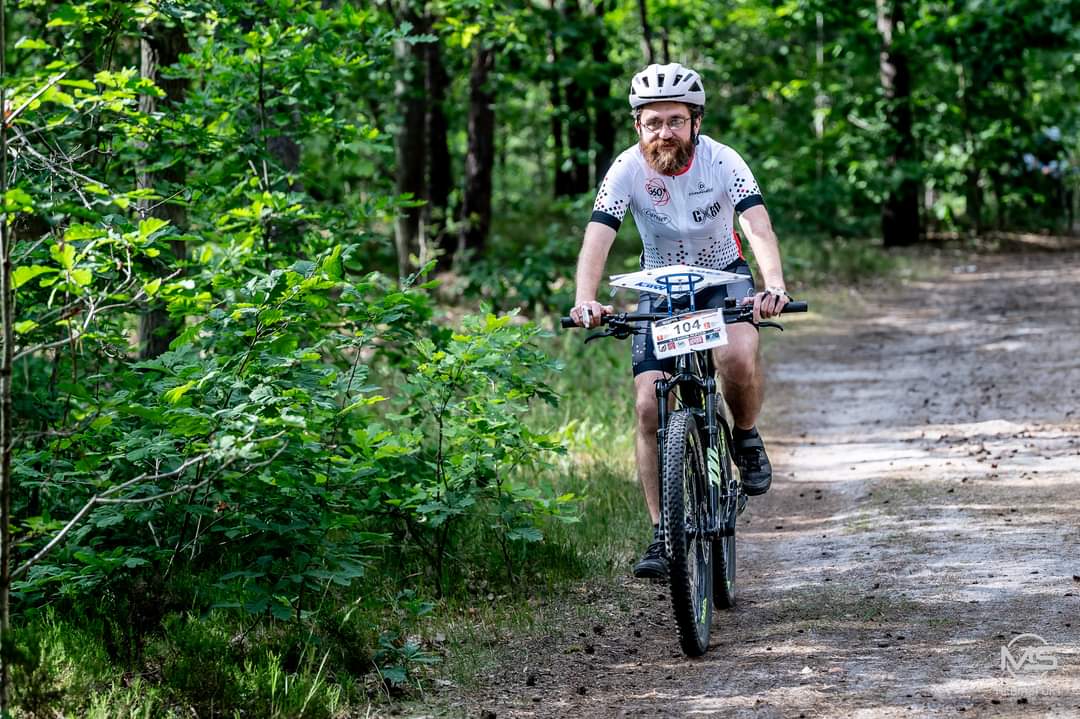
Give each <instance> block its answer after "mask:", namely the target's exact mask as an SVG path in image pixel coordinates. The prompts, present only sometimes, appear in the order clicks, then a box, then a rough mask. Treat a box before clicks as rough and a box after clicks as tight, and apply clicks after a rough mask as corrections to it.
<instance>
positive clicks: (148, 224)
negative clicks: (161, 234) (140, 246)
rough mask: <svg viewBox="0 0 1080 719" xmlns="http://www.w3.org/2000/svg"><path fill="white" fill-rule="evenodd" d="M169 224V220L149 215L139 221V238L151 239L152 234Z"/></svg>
mask: <svg viewBox="0 0 1080 719" xmlns="http://www.w3.org/2000/svg"><path fill="white" fill-rule="evenodd" d="M168 224H169V221H168V220H163V219H161V218H160V217H147V218H146V219H145V220H141V221H140V222H139V239H140V240H144V241H145V240H149V239H150V236H151V235H152V234H154V233H155V232H157V231H158V230H160V229H162V228H163V227H165V226H166V225H168Z"/></svg>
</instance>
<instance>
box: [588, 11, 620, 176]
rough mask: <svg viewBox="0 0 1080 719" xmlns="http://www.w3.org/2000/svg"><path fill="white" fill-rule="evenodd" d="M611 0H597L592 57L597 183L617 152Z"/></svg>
mask: <svg viewBox="0 0 1080 719" xmlns="http://www.w3.org/2000/svg"><path fill="white" fill-rule="evenodd" d="M607 4H608V0H596V4H595V8H596V23H595V27H594V30H593V41H592V58H593V67H594V70H595V71H596V73H597V74H598V76H599V78H600V79H599V80H598V81H597V82H596V84H595V85H593V88H592V94H593V112H594V117H593V123H592V126H593V144H594V145H595V146H596V157H595V158H594V159H593V171H594V174H595V181H594V184H599V182H600V180H601V179H602V178H603V177H604V174H605V173H606V172H607V171H608V167H610V166H611V159H612V158H613V157H614V156H615V118H614V115H613V114H612V111H611V80H610V77H611V73H610V72H609V71H608V70H609V68H610V63H609V62H608V43H607V35H606V34H605V31H606V29H607V28H606V26H605V24H604V15H605V14H606V13H607Z"/></svg>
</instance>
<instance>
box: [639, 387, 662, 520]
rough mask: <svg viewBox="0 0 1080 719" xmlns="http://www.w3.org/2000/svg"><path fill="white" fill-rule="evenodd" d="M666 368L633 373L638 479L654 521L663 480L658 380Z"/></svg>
mask: <svg viewBox="0 0 1080 719" xmlns="http://www.w3.org/2000/svg"><path fill="white" fill-rule="evenodd" d="M664 376H665V375H664V373H663V372H659V371H652V372H642V373H641V374H639V375H638V376H636V377H634V393H635V401H634V409H635V411H636V413H637V432H636V437H635V455H636V457H637V473H638V481H639V482H641V491H642V492H644V493H645V503H646V504H647V505H648V507H649V516H650V517H651V518H652V523H653V524H658V523H659V522H660V487H659V484H660V480H659V470H658V469H657V458H656V428H657V421H656V380H658V379H662V378H663V377H664Z"/></svg>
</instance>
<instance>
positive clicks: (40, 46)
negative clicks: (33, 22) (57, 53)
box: [15, 35, 49, 50]
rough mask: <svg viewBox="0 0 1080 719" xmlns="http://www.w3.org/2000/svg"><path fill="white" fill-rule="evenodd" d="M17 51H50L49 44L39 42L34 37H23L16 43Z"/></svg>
mask: <svg viewBox="0 0 1080 719" xmlns="http://www.w3.org/2000/svg"><path fill="white" fill-rule="evenodd" d="M15 49H16V50H48V49H49V44H48V43H47V42H45V41H44V40H39V39H37V38H34V37H27V36H25V35H23V36H22V37H21V38H19V40H18V41H17V42H16V43H15Z"/></svg>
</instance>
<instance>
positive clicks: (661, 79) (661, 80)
mask: <svg viewBox="0 0 1080 719" xmlns="http://www.w3.org/2000/svg"><path fill="white" fill-rule="evenodd" d="M656 83H657V84H658V85H659V86H660V87H663V86H664V73H662V72H658V73H656Z"/></svg>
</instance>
